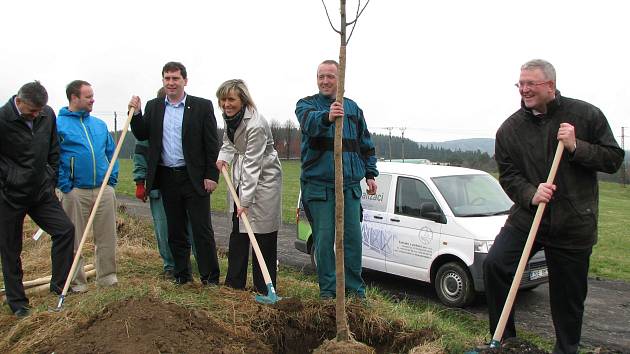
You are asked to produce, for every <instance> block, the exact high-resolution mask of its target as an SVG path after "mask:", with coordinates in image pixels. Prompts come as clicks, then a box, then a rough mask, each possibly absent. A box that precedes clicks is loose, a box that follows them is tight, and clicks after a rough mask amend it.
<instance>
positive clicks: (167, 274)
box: [162, 269, 175, 280]
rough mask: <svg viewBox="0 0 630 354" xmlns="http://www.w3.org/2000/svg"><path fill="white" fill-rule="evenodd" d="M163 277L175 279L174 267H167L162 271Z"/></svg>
mask: <svg viewBox="0 0 630 354" xmlns="http://www.w3.org/2000/svg"><path fill="white" fill-rule="evenodd" d="M162 278H164V279H165V280H175V272H174V271H173V270H172V269H167V270H165V271H164V272H162Z"/></svg>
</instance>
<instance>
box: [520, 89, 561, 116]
mask: <svg viewBox="0 0 630 354" xmlns="http://www.w3.org/2000/svg"><path fill="white" fill-rule="evenodd" d="M560 106H562V95H561V94H560V91H559V90H556V98H554V99H553V100H551V101H550V102H549V103H547V113H545V114H544V115H543V117H545V118H546V117H549V116H551V115H552V114H553V113H554V112H555V111H557V110H558V108H560ZM521 109H522V110H523V111H525V112H527V117H528V118H534V117H536V115H534V112H533V111H532V109H531V108H527V107H525V102H523V100H521Z"/></svg>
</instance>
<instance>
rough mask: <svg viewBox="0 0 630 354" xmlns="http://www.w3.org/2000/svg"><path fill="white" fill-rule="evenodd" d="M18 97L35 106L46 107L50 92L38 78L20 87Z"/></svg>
mask: <svg viewBox="0 0 630 354" xmlns="http://www.w3.org/2000/svg"><path fill="white" fill-rule="evenodd" d="M17 97H18V98H19V99H20V100H22V101H24V102H26V103H28V104H30V105H32V106H34V107H44V106H45V105H46V103H48V92H47V91H46V88H45V87H44V86H43V85H42V84H41V83H40V82H39V81H37V80H35V81H33V82H29V83H27V84H24V86H22V87H20V90H19V91H18V93H17Z"/></svg>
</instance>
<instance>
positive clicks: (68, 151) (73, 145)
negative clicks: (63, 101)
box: [57, 80, 118, 292]
mask: <svg viewBox="0 0 630 354" xmlns="http://www.w3.org/2000/svg"><path fill="white" fill-rule="evenodd" d="M66 96H67V97H68V101H69V105H68V107H64V108H62V109H61V110H60V111H59V115H58V116H57V133H58V136H59V146H60V147H61V159H60V160H61V161H60V165H59V180H58V182H57V187H58V188H59V189H60V190H61V192H63V197H62V200H61V204H62V206H63V209H64V210H65V212H66V214H68V216H69V217H70V219H71V220H72V222H73V223H74V225H75V230H76V232H75V242H74V249H75V252H76V250H77V248H78V246H79V243H80V242H81V237H82V236H83V232H84V230H85V227H86V224H87V220H88V218H89V216H90V212H91V210H92V208H93V207H95V205H94V204H95V203H96V197H97V196H98V193H99V190H100V186H101V184H102V183H103V178H104V177H105V173H106V172H107V168H108V167H109V162H110V161H111V159H112V156H113V154H114V150H115V148H116V146H115V144H114V139H112V136H111V135H110V134H109V130H108V129H107V125H106V124H105V122H103V121H102V120H100V119H98V118H96V117H93V116H91V115H90V112H91V111H92V106H93V105H94V91H93V90H92V86H91V85H90V84H89V83H88V82H86V81H82V80H75V81H72V82H71V83H70V84H68V87H67V88H66ZM117 180H118V162H116V164H115V165H114V168H113V170H112V173H111V175H110V177H109V181H108V183H107V186H106V187H105V190H104V191H103V196H102V197H101V200H100V203H99V205H98V210H97V213H96V215H95V217H94V224H93V233H94V244H95V256H96V282H97V285H99V286H112V285H116V283H117V282H118V279H117V278H116V195H115V193H114V186H116V182H117ZM77 269H78V271H77V274H76V276H75V278H74V279H73V282H72V290H73V291H77V292H82V291H86V290H87V279H86V276H85V272H84V271H83V261H81V262H80V263H79V267H78V268H77Z"/></svg>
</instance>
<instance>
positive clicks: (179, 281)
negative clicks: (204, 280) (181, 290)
mask: <svg viewBox="0 0 630 354" xmlns="http://www.w3.org/2000/svg"><path fill="white" fill-rule="evenodd" d="M190 282H192V279H190V278H188V277H173V283H175V285H184V284H188V283H190Z"/></svg>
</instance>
